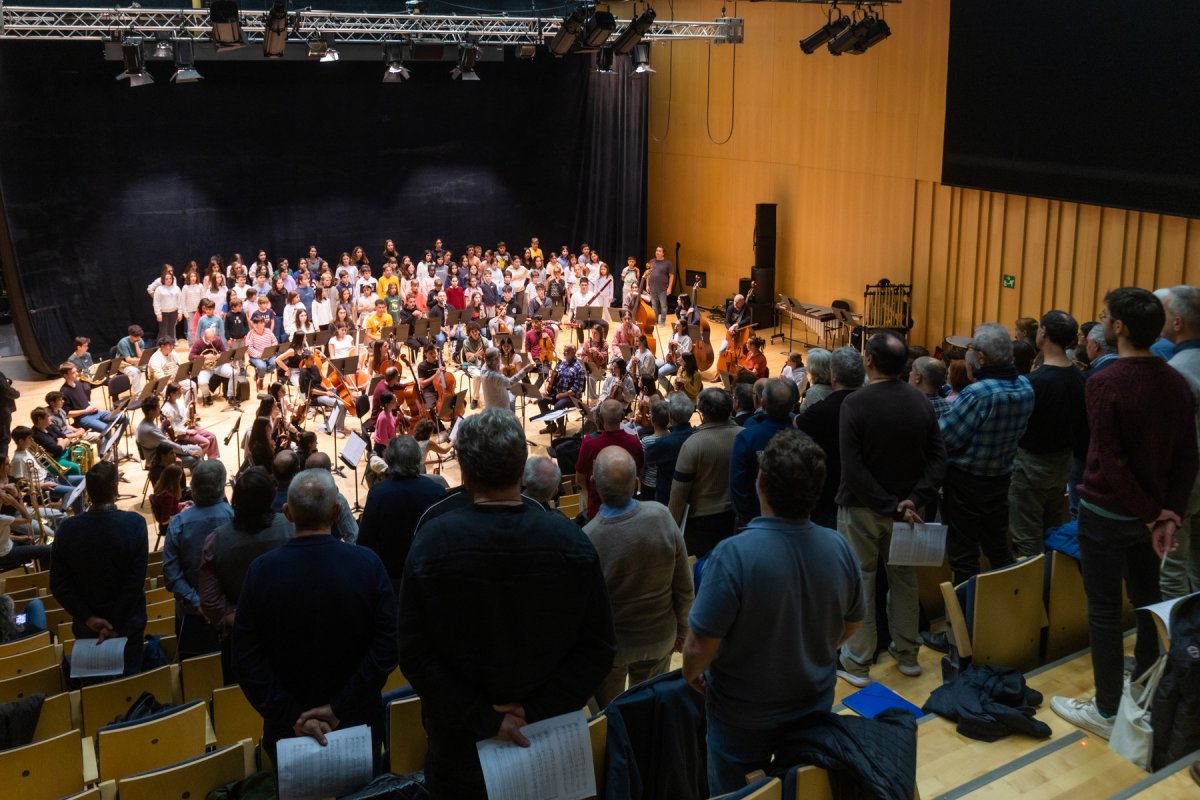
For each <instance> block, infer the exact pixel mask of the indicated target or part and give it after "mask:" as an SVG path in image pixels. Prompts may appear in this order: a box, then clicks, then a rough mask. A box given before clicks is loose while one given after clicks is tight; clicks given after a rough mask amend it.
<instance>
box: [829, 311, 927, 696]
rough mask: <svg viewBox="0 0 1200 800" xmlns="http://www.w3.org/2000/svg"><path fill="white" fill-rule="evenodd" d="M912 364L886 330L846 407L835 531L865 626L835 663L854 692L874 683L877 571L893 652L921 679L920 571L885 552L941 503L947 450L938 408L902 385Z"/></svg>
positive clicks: (903, 668) (877, 337)
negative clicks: (899, 526)
mask: <svg viewBox="0 0 1200 800" xmlns="http://www.w3.org/2000/svg"><path fill="white" fill-rule="evenodd" d="M907 360H908V346H907V344H906V343H905V342H904V340H903V339H901V338H900V337H899V336H897V335H896V334H894V333H891V332H887V331H880V332H879V333H876V334H874V335H873V336H872V337H871V338H870V339H869V340H867V346H866V355H865V357H864V363H865V366H866V370H867V378H868V380H869V383H868V384H867V386H865V387H863V388H862V389H859V390H857V391H855V392H852V393H850V394H849V395H848V396H847V397H846V399H845V400H844V401H843V402H842V410H841V418H840V422H839V427H840V431H841V436H840V442H841V465H842V469H841V473H842V474H841V483H840V484H839V486H838V493H837V504H838V532H839V533H841V534H842V536H843V537H845V539H846V541H847V542H849V544H850V547H851V548H852V549H853V550H854V553H855V555H856V556H857V557H858V563H859V568H860V570H861V572H862V581H863V588H864V590H865V593H864V597H865V600H866V616H865V617H864V619H863V625H862V627H861V628H860V629H859V630H858V632H857V633H855V634H854V635H853V636H851V637H850V639H849V640H847V641H846V643H845V644H844V645H842V650H841V658H840V662H839V664H838V677H840V678H842V679H844V680H846V681H848V682H849V683H851V684H852V685H854V686H865V685H866V684H868V683H870V681H871V677H870V666H871V664H872V663H874V661H875V645H876V625H875V580H876V574H877V571H878V569H879V567H880V566H882V567H884V568H885V569H886V570H887V585H888V602H887V607H888V611H887V615H888V630H889V631H890V632H891V636H892V643H891V644H889V645H888V652H889V653H891V654H892V657H893V658H895V659H896V661H897V662H898V663H899V667H900V673H901V674H902V675H908V676H910V677H916V676H918V675H920V674H921V665H920V664H919V663H917V652H918V650H919V649H920V646H921V640H920V639H919V638H918V620H917V617H918V616H919V608H918V605H917V573H916V568H915V567H911V566H895V565H893V564H890V563H888V547H889V543H890V542H891V537H892V524H893V523H894V522H907V523H909V524H910V525H911V524H919V523H921V522H922V521H923V520H922V519H921V515H920V513H919V511H918V509H923V508H926V507H927V506H928V504H929V503H930V502H931V501H933V500H935V499H936V498H937V490H938V486H939V485H940V484H941V482H942V476H943V475H944V474H945V471H946V448H945V447H944V446H943V445H942V437H941V434H940V433H939V431H938V422H937V416H936V415H935V414H934V413H933V407H932V406H930V405H929V402H928V401H927V400H926V399H925V397H924V395H922V394H921V392H920V391H918V390H917V389H916V388H915V387H913V386H910V385H909V384H907V383H906V382H905V381H904V377H905V372H904V368H905V366H906V365H907Z"/></svg>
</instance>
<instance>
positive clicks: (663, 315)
mask: <svg viewBox="0 0 1200 800" xmlns="http://www.w3.org/2000/svg"><path fill="white" fill-rule="evenodd" d="M650 305H651V307H653V308H654V313H655V315H657V316H658V324H659V325H662V324H663V323H664V322H666V321H667V293H666V292H654V293H653V294H651V295H650ZM742 785H743V786H745V785H746V784H745V781H743V782H742Z"/></svg>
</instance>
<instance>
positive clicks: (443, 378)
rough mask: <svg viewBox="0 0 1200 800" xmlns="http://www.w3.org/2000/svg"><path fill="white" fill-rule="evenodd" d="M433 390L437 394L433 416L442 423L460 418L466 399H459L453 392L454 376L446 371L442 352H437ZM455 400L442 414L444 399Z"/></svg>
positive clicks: (465, 405) (444, 404)
mask: <svg viewBox="0 0 1200 800" xmlns="http://www.w3.org/2000/svg"><path fill="white" fill-rule="evenodd" d="M433 388H434V391H436V392H437V408H436V409H434V411H433V412H432V413H433V415H434V416H436V417H438V418H439V419H441V420H443V421H444V422H451V423H452V422H454V420H455V419H457V418H459V417H461V416H462V415H463V413H464V412H465V411H466V409H467V401H466V398H463V397H460V396H459V395H458V393H457V392H456V391H455V385H454V375H452V374H451V373H449V372H447V371H446V365H445V364H444V363H443V362H442V351H441V350H440V349H439V350H438V374H437V377H436V378H434V379H433ZM447 397H454V398H456V400H455V402H454V404H453V405H452V406H451V407H450V409H449V410H448V411H445V412H444V413H443V411H442V410H443V409H444V408H445V406H446V398H447Z"/></svg>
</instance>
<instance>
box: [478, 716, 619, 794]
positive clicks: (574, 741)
mask: <svg viewBox="0 0 1200 800" xmlns="http://www.w3.org/2000/svg"><path fill="white" fill-rule="evenodd" d="M521 733H523V734H524V735H525V737H526V738H527V739H529V742H530V745H529V747H521V746H519V745H516V744H513V743H512V742H507V741H501V740H500V739H485V740H483V741H482V742H477V743H476V744H475V748H476V749H477V750H478V751H479V765H480V766H481V767H482V768H483V782H484V784H485V785H486V786H487V793H488V800H582V799H583V798H585V797H591V796H593V795H595V794H596V774H595V772H594V771H593V765H592V745H591V740H590V739H589V737H588V727H587V719H586V718H585V717H584V716H583V712H582V711H574V712H571V713H569V714H561V715H559V716H557V717H551V718H550V719H544V720H542V721H541V722H534V723H532V724H530V725H526V726H525V727H524V728H522V729H521Z"/></svg>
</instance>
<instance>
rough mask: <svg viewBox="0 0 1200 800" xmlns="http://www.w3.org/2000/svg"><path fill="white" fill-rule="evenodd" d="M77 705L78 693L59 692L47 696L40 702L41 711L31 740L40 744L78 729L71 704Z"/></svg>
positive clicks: (78, 721) (77, 720)
mask: <svg viewBox="0 0 1200 800" xmlns="http://www.w3.org/2000/svg"><path fill="white" fill-rule="evenodd" d="M78 703H79V692H60V693H59V694H53V695H47V696H46V699H45V700H43V701H42V710H41V712H39V714H38V721H37V727H36V728H34V730H33V740H34V741H35V742H40V741H42V740H43V739H49V738H51V737H53V736H60V735H62V734H64V733H66V732H67V731H70V730H77V729H79V723H80V722H81V720H80V719H76V718H75V715H74V714H73V713H72V704H74V705H75V706H76V707H77V706H78Z"/></svg>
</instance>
